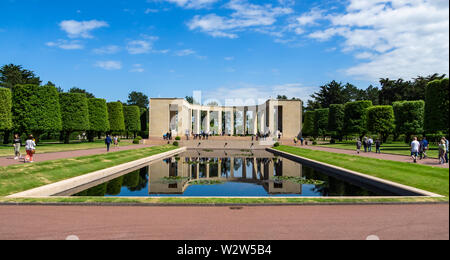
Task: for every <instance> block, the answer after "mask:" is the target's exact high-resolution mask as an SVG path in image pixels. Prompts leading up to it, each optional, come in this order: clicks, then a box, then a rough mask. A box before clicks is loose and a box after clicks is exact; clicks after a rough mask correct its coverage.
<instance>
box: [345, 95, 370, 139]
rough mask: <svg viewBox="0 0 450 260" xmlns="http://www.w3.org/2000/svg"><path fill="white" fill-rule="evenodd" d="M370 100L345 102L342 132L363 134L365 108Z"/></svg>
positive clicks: (365, 117) (365, 119) (365, 116)
mask: <svg viewBox="0 0 450 260" xmlns="http://www.w3.org/2000/svg"><path fill="white" fill-rule="evenodd" d="M371 106H372V101H355V102H349V103H347V104H345V107H344V110H345V116H344V132H345V133H346V134H359V136H362V135H364V134H365V133H366V132H367V108H369V107H371Z"/></svg>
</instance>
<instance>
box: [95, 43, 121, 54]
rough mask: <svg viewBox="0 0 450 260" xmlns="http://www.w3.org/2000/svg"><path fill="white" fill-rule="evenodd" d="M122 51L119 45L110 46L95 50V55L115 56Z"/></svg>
mask: <svg viewBox="0 0 450 260" xmlns="http://www.w3.org/2000/svg"><path fill="white" fill-rule="evenodd" d="M119 51H120V47H119V46H117V45H108V46H104V47H101V48H97V49H94V50H93V52H94V53H95V54H114V53H117V52H119Z"/></svg>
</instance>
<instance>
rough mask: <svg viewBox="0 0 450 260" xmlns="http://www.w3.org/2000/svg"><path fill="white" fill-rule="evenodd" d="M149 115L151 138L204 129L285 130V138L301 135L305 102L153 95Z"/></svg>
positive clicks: (232, 131)
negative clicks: (225, 102)
mask: <svg viewBox="0 0 450 260" xmlns="http://www.w3.org/2000/svg"><path fill="white" fill-rule="evenodd" d="M149 116H150V119H149V122H150V127H149V128H150V130H149V131H150V132H149V136H150V137H161V136H162V135H164V134H165V133H167V132H169V131H171V132H172V133H173V134H174V135H175V136H177V135H178V136H185V135H186V133H189V134H190V135H191V134H200V133H203V132H205V133H210V134H215V135H229V136H233V135H256V134H257V133H260V134H270V136H275V135H276V134H277V133H278V132H281V133H282V135H283V138H294V137H298V136H300V135H301V129H302V102H301V101H299V100H267V101H266V102H265V103H264V104H261V105H256V106H229V107H227V106H204V105H196V104H190V103H188V102H187V101H186V100H184V99H180V98H152V99H150V113H149ZM208 122H209V123H208Z"/></svg>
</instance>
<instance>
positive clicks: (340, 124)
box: [328, 104, 345, 139]
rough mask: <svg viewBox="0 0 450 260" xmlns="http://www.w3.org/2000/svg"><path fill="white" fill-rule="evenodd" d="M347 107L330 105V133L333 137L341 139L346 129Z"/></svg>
mask: <svg viewBox="0 0 450 260" xmlns="http://www.w3.org/2000/svg"><path fill="white" fill-rule="evenodd" d="M344 116H345V106H344V105H343V104H333V105H330V113H329V115H328V131H329V132H330V134H331V135H332V136H337V137H339V138H340V139H341V136H342V130H343V128H344Z"/></svg>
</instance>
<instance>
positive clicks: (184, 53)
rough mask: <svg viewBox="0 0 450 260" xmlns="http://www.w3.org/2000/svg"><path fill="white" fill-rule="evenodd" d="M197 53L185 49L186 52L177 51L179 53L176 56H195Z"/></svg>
mask: <svg viewBox="0 0 450 260" xmlns="http://www.w3.org/2000/svg"><path fill="white" fill-rule="evenodd" d="M195 53H196V52H195V51H194V50H192V49H184V50H180V51H177V52H176V53H175V55H176V56H180V57H182V56H189V55H193V54H195Z"/></svg>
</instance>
